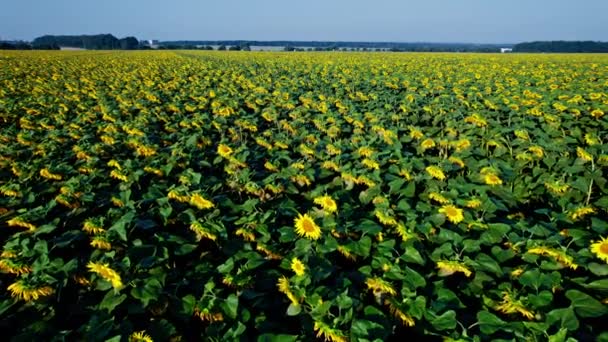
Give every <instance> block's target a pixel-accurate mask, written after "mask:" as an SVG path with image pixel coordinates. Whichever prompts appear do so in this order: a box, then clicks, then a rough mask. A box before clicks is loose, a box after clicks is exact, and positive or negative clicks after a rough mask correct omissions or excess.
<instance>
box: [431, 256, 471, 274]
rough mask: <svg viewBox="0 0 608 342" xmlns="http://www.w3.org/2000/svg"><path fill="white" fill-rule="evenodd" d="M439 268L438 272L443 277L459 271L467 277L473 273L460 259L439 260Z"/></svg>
mask: <svg viewBox="0 0 608 342" xmlns="http://www.w3.org/2000/svg"><path fill="white" fill-rule="evenodd" d="M437 268H438V269H439V272H438V274H439V275H440V276H442V277H443V276H449V275H452V274H454V273H457V272H460V273H463V274H464V275H465V276H467V277H470V276H471V275H472V274H473V272H471V270H469V269H468V268H467V267H466V266H465V265H464V264H462V263H460V262H458V261H449V260H443V261H438V262H437Z"/></svg>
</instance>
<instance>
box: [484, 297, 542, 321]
mask: <svg viewBox="0 0 608 342" xmlns="http://www.w3.org/2000/svg"><path fill="white" fill-rule="evenodd" d="M494 309H495V310H496V311H499V312H502V313H505V314H514V313H518V314H520V315H522V316H524V317H525V318H527V319H533V318H534V312H532V311H530V310H528V309H527V308H526V307H525V306H524V304H523V303H522V301H521V300H516V299H514V298H513V297H511V294H510V293H508V292H504V293H503V299H502V302H501V303H500V304H499V305H497V306H496V307H495V308H494Z"/></svg>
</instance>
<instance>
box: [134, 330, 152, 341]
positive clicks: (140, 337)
mask: <svg viewBox="0 0 608 342" xmlns="http://www.w3.org/2000/svg"><path fill="white" fill-rule="evenodd" d="M152 341H153V340H152V337H150V336H148V335H147V334H146V331H145V330H142V331H139V332H134V333H132V334H131V336H129V342H152Z"/></svg>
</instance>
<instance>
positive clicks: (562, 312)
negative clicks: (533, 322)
mask: <svg viewBox="0 0 608 342" xmlns="http://www.w3.org/2000/svg"><path fill="white" fill-rule="evenodd" d="M557 322H559V327H560V328H562V327H563V328H566V329H568V330H570V331H575V330H578V327H579V323H578V319H577V318H576V315H575V314H574V310H573V309H572V308H563V309H555V310H552V311H550V312H549V313H548V314H547V323H549V324H550V325H553V324H555V323H557Z"/></svg>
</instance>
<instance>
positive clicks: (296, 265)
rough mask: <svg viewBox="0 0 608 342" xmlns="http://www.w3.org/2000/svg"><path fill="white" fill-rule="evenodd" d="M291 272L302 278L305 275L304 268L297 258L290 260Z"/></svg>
mask: <svg viewBox="0 0 608 342" xmlns="http://www.w3.org/2000/svg"><path fill="white" fill-rule="evenodd" d="M291 270H292V271H293V272H294V273H295V274H296V275H297V276H303V275H304V274H305V273H306V266H304V264H303V263H302V261H300V259H298V258H293V259H291Z"/></svg>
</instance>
